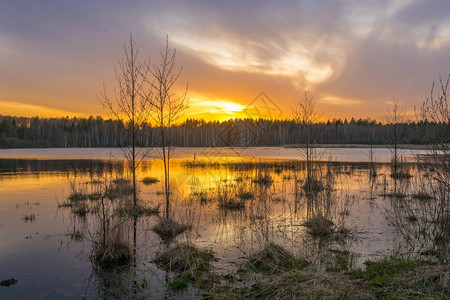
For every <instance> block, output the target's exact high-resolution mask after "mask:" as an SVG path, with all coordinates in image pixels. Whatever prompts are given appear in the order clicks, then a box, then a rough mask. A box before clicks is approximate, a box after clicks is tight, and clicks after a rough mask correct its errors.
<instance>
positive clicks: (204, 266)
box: [155, 243, 214, 279]
mask: <svg viewBox="0 0 450 300" xmlns="http://www.w3.org/2000/svg"><path fill="white" fill-rule="evenodd" d="M213 258H214V254H213V252H212V251H210V250H202V249H199V248H197V247H196V246H194V245H192V244H189V243H176V244H174V245H172V246H170V247H169V248H168V249H165V250H162V251H160V252H159V253H158V254H157V255H156V258H155V263H156V264H157V265H158V266H160V267H161V268H163V269H165V270H167V271H170V272H174V273H176V274H177V275H179V276H182V277H185V278H190V279H195V278H198V277H199V276H200V275H201V273H203V272H207V271H209V270H210V268H211V261H212V260H213Z"/></svg>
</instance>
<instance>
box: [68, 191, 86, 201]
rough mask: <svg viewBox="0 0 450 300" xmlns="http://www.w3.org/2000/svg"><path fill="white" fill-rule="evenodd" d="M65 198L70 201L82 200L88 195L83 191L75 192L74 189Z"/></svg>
mask: <svg viewBox="0 0 450 300" xmlns="http://www.w3.org/2000/svg"><path fill="white" fill-rule="evenodd" d="M67 199H68V200H69V201H70V202H78V201H84V200H87V199H88V195H87V194H85V193H83V192H76V191H74V192H72V193H71V194H70V195H69V196H68V197H67Z"/></svg>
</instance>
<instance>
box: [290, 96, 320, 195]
mask: <svg viewBox="0 0 450 300" xmlns="http://www.w3.org/2000/svg"><path fill="white" fill-rule="evenodd" d="M315 106H316V102H315V100H314V98H313V97H311V96H310V95H309V91H305V92H304V94H303V97H302V98H300V100H299V101H298V103H297V106H296V107H293V108H291V109H292V114H293V115H294V120H295V123H296V124H297V125H298V127H297V128H298V130H299V132H298V135H299V139H300V143H301V144H302V145H301V148H299V151H300V152H301V155H302V156H303V158H304V159H305V161H306V185H305V187H306V190H307V191H311V188H313V185H314V182H316V181H315V180H313V179H314V177H313V171H314V170H313V169H314V161H315V160H316V159H317V156H318V153H317V149H316V142H315V138H314V135H315V126H314V124H315V123H317V122H318V121H319V113H318V112H317V110H316V108H315Z"/></svg>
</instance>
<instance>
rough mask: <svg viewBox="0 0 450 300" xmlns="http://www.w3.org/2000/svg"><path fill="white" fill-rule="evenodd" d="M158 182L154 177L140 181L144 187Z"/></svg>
mask: <svg viewBox="0 0 450 300" xmlns="http://www.w3.org/2000/svg"><path fill="white" fill-rule="evenodd" d="M157 182H159V179H158V178H156V177H144V178H143V179H142V183H143V184H145V185H150V184H154V183H157Z"/></svg>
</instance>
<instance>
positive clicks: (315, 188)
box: [302, 178, 325, 195]
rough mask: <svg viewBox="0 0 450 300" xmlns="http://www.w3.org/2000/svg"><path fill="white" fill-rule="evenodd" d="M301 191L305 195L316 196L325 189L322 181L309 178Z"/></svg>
mask: <svg viewBox="0 0 450 300" xmlns="http://www.w3.org/2000/svg"><path fill="white" fill-rule="evenodd" d="M302 189H303V190H304V191H305V192H306V193H307V194H313V195H314V194H318V193H320V192H321V191H323V190H324V189H325V185H324V184H323V182H322V180H320V179H317V178H311V179H309V180H306V181H305V183H304V184H303V185H302Z"/></svg>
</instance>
